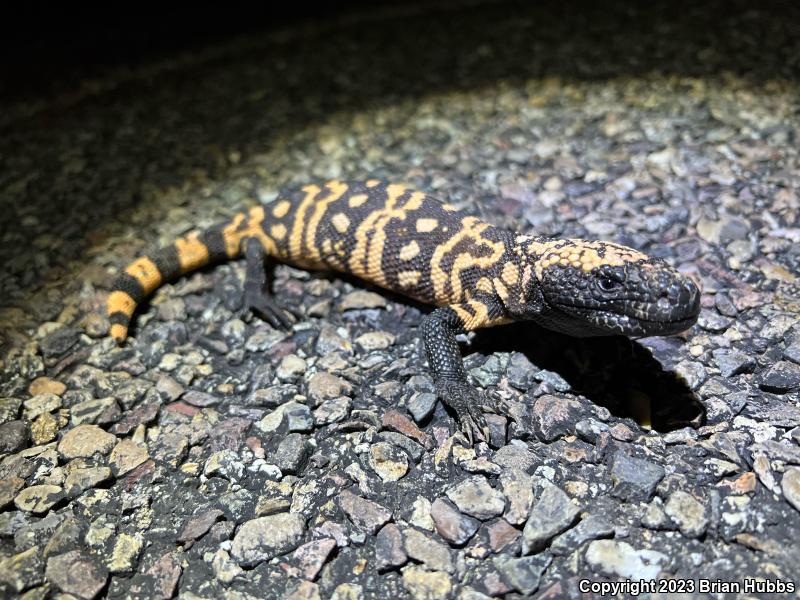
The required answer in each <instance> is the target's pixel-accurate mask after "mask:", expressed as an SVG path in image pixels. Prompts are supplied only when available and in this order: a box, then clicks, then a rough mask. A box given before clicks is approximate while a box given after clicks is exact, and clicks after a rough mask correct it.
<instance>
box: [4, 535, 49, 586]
mask: <svg viewBox="0 0 800 600" xmlns="http://www.w3.org/2000/svg"><path fill="white" fill-rule="evenodd" d="M43 567H44V563H43V562H42V550H41V548H40V547H39V546H33V547H32V548H28V549H27V550H25V551H24V552H20V553H18V554H12V555H11V556H9V557H7V558H3V559H0V583H5V584H6V585H7V586H8V587H10V588H12V589H14V590H16V591H17V592H22V591H23V590H27V589H28V588H31V587H33V586H35V585H39V584H40V583H43V582H44V574H43V573H42V571H43ZM48 578H49V576H48ZM51 581H52V580H51ZM9 597H11V596H9Z"/></svg>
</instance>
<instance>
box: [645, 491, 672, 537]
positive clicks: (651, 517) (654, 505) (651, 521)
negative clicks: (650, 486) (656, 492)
mask: <svg viewBox="0 0 800 600" xmlns="http://www.w3.org/2000/svg"><path fill="white" fill-rule="evenodd" d="M642 525H644V526H645V527H647V528H648V529H656V530H658V529H674V525H672V524H671V522H670V520H669V518H667V514H666V513H665V512H664V503H663V502H662V501H661V498H659V497H658V496H656V497H655V498H653V500H652V501H651V502H650V504H648V505H647V508H646V509H645V512H644V515H642Z"/></svg>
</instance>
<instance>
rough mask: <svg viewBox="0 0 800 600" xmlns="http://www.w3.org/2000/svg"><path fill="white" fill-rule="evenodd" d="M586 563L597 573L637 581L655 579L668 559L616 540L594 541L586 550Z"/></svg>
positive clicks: (665, 556) (662, 555)
mask: <svg viewBox="0 0 800 600" xmlns="http://www.w3.org/2000/svg"><path fill="white" fill-rule="evenodd" d="M586 562H587V563H589V566H591V567H592V569H594V570H595V572H597V573H602V574H604V575H607V576H609V577H614V576H616V577H623V578H625V579H633V580H636V581H639V580H641V579H646V580H649V579H657V578H658V575H659V573H660V572H661V569H662V566H666V565H667V563H668V562H669V557H668V556H667V555H666V554H662V553H661V552H657V551H655V550H634V548H633V547H632V546H631V545H630V544H628V543H626V542H620V541H617V540H595V541H593V542H592V543H590V544H589V548H588V549H587V550H586Z"/></svg>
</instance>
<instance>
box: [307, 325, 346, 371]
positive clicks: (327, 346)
mask: <svg viewBox="0 0 800 600" xmlns="http://www.w3.org/2000/svg"><path fill="white" fill-rule="evenodd" d="M340 332H341V334H340ZM346 335H347V331H346V330H344V329H336V327H334V326H333V325H331V324H329V323H326V324H324V325H323V326H322V329H320V332H319V335H318V336H317V342H316V344H315V345H314V351H315V352H316V354H317V355H318V356H321V357H323V358H322V360H321V361H320V362H319V363H318V365H319V366H321V364H322V362H323V361H324V360H325V359H326V358H327V357H329V356H331V355H335V354H337V353H338V354H352V353H353V346H352V345H351V344H350V340H348V339H347V337H345V336H346Z"/></svg>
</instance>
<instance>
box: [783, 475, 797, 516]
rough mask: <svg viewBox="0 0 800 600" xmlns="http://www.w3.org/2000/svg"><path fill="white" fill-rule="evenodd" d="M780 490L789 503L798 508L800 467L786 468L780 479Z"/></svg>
mask: <svg viewBox="0 0 800 600" xmlns="http://www.w3.org/2000/svg"><path fill="white" fill-rule="evenodd" d="M781 490H782V491H783V495H784V496H785V497H786V500H788V501H789V504H791V505H792V506H794V507H795V508H796V509H797V510H800V468H798V467H790V468H788V469H786V471H785V472H784V474H783V479H781Z"/></svg>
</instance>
